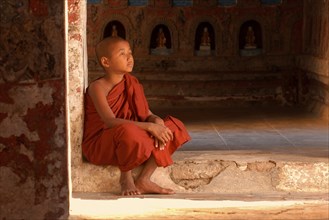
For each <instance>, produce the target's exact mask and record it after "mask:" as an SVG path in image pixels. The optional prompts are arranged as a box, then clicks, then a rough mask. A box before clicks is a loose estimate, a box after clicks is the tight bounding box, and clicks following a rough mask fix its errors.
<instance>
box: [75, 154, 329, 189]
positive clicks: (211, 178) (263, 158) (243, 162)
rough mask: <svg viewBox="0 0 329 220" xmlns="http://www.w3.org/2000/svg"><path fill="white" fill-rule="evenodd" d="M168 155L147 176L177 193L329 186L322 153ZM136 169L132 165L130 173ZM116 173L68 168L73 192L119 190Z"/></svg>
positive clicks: (328, 171) (104, 168) (87, 167)
mask: <svg viewBox="0 0 329 220" xmlns="http://www.w3.org/2000/svg"><path fill="white" fill-rule="evenodd" d="M173 159H174V161H175V162H174V164H173V165H172V166H169V167H167V168H158V169H157V170H156V172H155V173H154V174H153V176H152V180H153V181H154V182H156V183H158V184H159V185H161V186H164V187H169V188H172V189H174V190H175V191H176V192H177V193H263V192H264V193H269V192H319V193H320V192H321V193H325V192H328V191H329V188H328V186H329V178H328V177H329V162H328V159H327V158H326V157H307V156H302V155H299V156H297V155H295V156H294V155H289V154H285V153H281V154H280V153H276V154H271V153H266V152H264V151H259V152H257V151H222V150H221V151H177V152H176V153H175V154H174V156H173ZM140 169H141V167H139V168H137V169H135V170H134V171H133V175H134V176H135V177H136V176H137V175H138V173H139V172H140ZM91 173H92V174H93V175H92V176H90V174H91ZM119 176H120V172H119V170H118V168H116V167H112V166H95V165H92V164H90V163H87V162H84V163H81V164H80V166H79V167H77V168H76V169H74V170H73V171H72V179H73V183H72V185H73V192H107V193H113V194H118V193H119V192H120V187H119Z"/></svg>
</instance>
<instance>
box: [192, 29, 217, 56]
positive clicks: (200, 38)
mask: <svg viewBox="0 0 329 220" xmlns="http://www.w3.org/2000/svg"><path fill="white" fill-rule="evenodd" d="M214 51H215V31H214V28H213V26H212V25H211V24H210V23H209V22H201V23H200V24H199V25H198V27H197V29H196V31H195V38H194V52H195V55H196V56H210V55H214Z"/></svg>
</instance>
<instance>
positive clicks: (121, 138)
mask: <svg viewBox="0 0 329 220" xmlns="http://www.w3.org/2000/svg"><path fill="white" fill-rule="evenodd" d="M107 101H108V104H109V106H110V107H111V109H112V111H113V113H114V115H115V116H116V117H117V118H122V119H127V120H133V121H145V120H146V119H147V117H148V111H149V106H148V103H147V101H146V98H145V95H144V90H143V87H142V85H141V84H139V82H138V80H137V79H136V78H135V77H134V76H132V75H131V74H125V76H124V79H123V80H122V81H121V82H120V83H119V84H117V85H116V86H115V87H114V88H113V89H112V90H111V91H110V92H109V94H108V95H107ZM164 122H165V125H166V126H167V127H168V128H169V129H170V130H171V131H172V132H173V135H174V139H173V141H170V142H168V143H167V145H166V147H165V150H162V151H160V150H159V149H158V148H155V147H154V139H153V138H151V136H150V134H149V133H148V132H147V131H145V130H144V129H142V128H140V127H138V126H136V125H134V124H133V123H125V124H121V125H119V126H116V127H113V128H108V127H107V126H106V125H105V124H104V122H103V121H102V119H101V118H100V116H99V115H98V113H97V111H96V109H95V106H94V104H93V102H92V99H91V97H90V96H89V95H88V93H87V92H86V94H85V124H84V135H83V143H82V152H83V154H84V156H85V157H86V159H87V160H88V161H89V162H91V163H93V164H96V165H114V166H118V167H119V169H120V170H121V171H129V170H132V169H133V168H135V167H137V166H139V165H141V164H142V163H144V162H145V161H146V160H147V159H148V158H149V157H150V156H151V154H152V155H153V156H154V158H155V161H156V163H157V165H158V166H162V167H166V166H168V165H171V164H172V163H173V161H172V159H171V155H172V154H173V153H174V152H175V151H176V150H177V148H178V147H180V146H181V145H182V144H184V143H185V142H187V141H188V140H190V139H191V138H190V136H189V134H188V132H187V131H186V128H185V126H184V124H183V123H182V122H181V121H180V120H178V119H176V118H174V117H172V116H167V117H166V118H165V119H164Z"/></svg>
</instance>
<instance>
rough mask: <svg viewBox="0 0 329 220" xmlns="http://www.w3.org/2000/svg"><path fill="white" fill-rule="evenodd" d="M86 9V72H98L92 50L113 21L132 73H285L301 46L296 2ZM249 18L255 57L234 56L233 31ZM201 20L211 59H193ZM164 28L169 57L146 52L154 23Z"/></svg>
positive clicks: (112, 4)
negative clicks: (254, 25) (129, 51)
mask: <svg viewBox="0 0 329 220" xmlns="http://www.w3.org/2000/svg"><path fill="white" fill-rule="evenodd" d="M99 2H100V3H98V4H89V5H88V23H87V31H88V58H89V70H91V73H93V71H95V70H96V71H97V70H100V67H99V66H98V65H97V62H96V57H95V53H94V47H95V45H96V44H97V42H99V40H101V39H102V38H103V32H104V30H105V28H106V25H107V24H108V23H109V22H112V21H119V22H120V23H122V25H123V26H124V28H125V31H126V39H127V40H129V41H130V43H131V45H132V48H133V52H134V56H135V59H136V65H135V71H136V72H147V71H151V72H159V71H168V72H170V71H257V70H259V71H264V70H265V71H267V70H271V69H273V68H277V69H281V68H284V69H287V68H289V69H291V68H292V67H293V64H294V63H293V56H292V55H294V54H296V53H298V52H300V48H301V45H302V38H301V37H302V21H303V18H302V12H303V7H302V2H301V1H300V0H283V3H282V4H280V5H275V6H266V5H262V4H261V3H260V1H259V0H248V1H237V2H238V4H237V5H236V6H232V7H221V6H218V5H217V1H214V0H210V1H193V6H189V7H176V6H172V5H171V3H170V1H166V0H165V1H149V4H148V5H147V6H137V7H134V6H128V4H127V2H128V1H111V0H109V1H99ZM250 20H254V21H256V22H258V23H259V25H260V27H261V38H262V42H263V43H262V45H258V47H262V50H263V53H262V55H261V56H255V57H250V56H248V57H244V56H240V49H239V33H240V28H241V26H242V25H243V23H244V22H247V21H250ZM202 22H207V23H209V24H210V25H211V26H212V27H213V29H214V39H213V41H214V42H213V43H214V44H215V45H214V51H213V54H212V55H211V56H197V55H195V47H194V45H195V40H196V31H197V27H198V25H199V24H200V23H202ZM159 24H163V25H166V26H167V27H168V28H169V30H170V33H171V35H170V37H171V42H172V43H171V51H172V52H171V54H170V56H161V55H160V56H159V55H154V54H151V53H150V50H151V48H150V46H151V43H150V42H151V34H152V31H153V30H154V28H155V27H156V26H157V25H159Z"/></svg>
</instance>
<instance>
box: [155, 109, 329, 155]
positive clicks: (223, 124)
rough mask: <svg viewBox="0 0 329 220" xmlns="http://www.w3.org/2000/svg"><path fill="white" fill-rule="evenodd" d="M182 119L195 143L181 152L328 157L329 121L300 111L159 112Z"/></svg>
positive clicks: (206, 110) (189, 143)
mask: <svg viewBox="0 0 329 220" xmlns="http://www.w3.org/2000/svg"><path fill="white" fill-rule="evenodd" d="M153 112H154V113H156V114H158V115H160V116H164V115H166V114H170V115H173V116H175V117H177V118H179V119H181V120H182V121H183V122H184V123H185V125H186V127H187V129H188V131H189V133H190V135H191V137H192V140H191V141H190V142H188V143H187V144H185V145H184V146H183V147H182V148H181V149H180V150H183V151H184V150H185V151H186V150H188V151H198V150H225V151H234V150H262V151H270V152H292V153H302V152H304V153H307V154H317V156H328V146H329V143H328V135H329V132H328V121H326V120H324V119H323V118H319V117H316V116H315V115H314V114H311V113H308V112H305V111H303V110H302V109H298V108H282V107H274V108H273V107H271V108H239V109H223V108H221V109H219V108H214V109H202V108H199V109H181V108H176V109H157V110H153Z"/></svg>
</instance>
